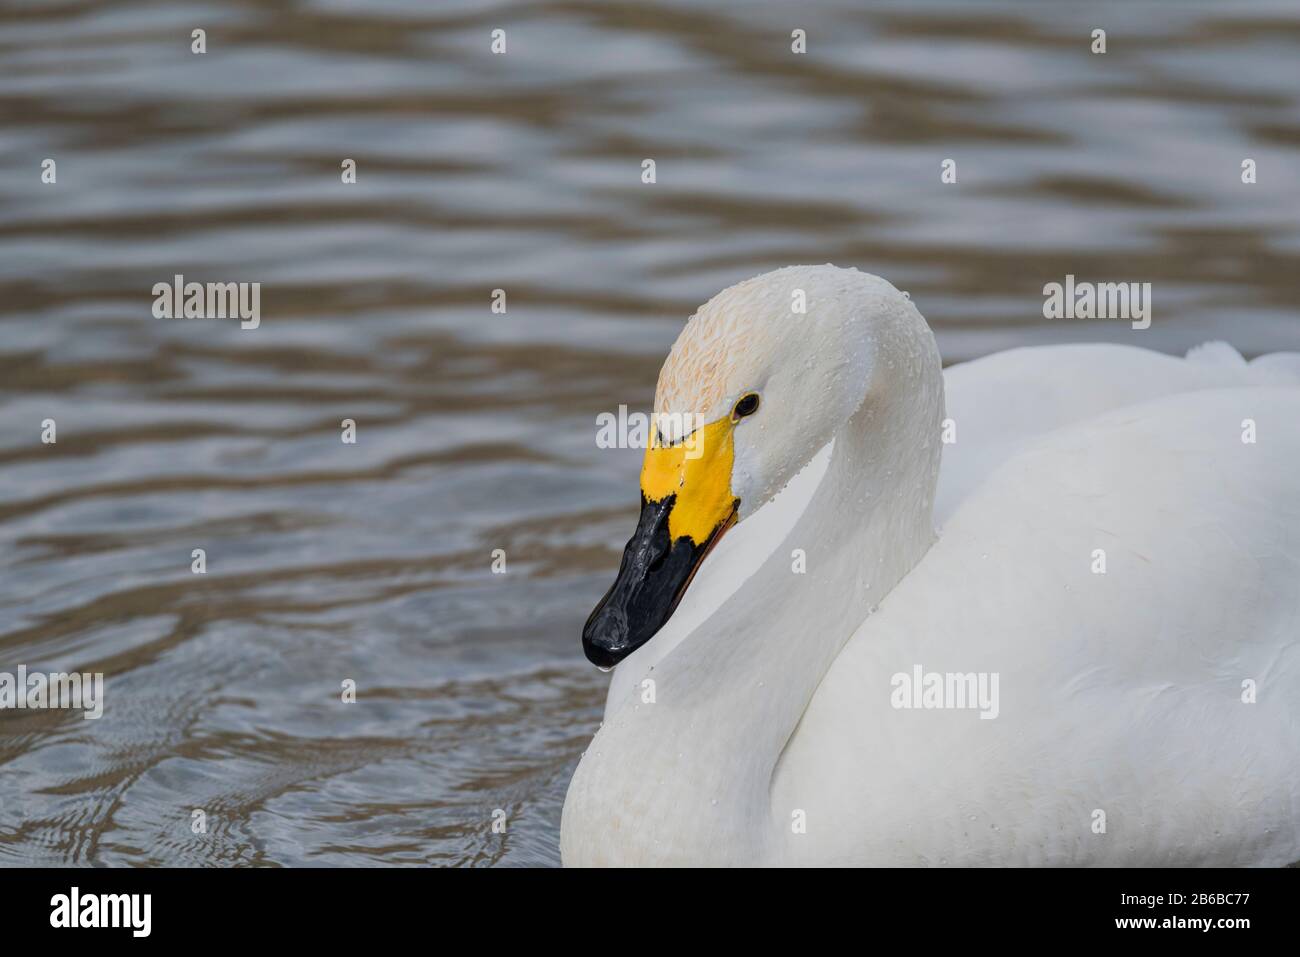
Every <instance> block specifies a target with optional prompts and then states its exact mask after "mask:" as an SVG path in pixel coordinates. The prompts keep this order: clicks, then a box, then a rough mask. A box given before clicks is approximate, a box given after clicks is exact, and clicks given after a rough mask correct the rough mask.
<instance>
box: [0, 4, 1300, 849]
mask: <svg viewBox="0 0 1300 957" xmlns="http://www.w3.org/2000/svg"><path fill="white" fill-rule="evenodd" d="M199 28H201V29H203V30H205V31H206V52H205V53H202V54H196V53H194V52H192V50H191V44H192V42H193V41H192V38H191V33H192V31H193V30H195V29H199ZM498 28H499V29H503V30H505V41H506V52H505V53H504V54H502V55H497V54H493V52H492V51H491V48H490V47H491V43H492V37H491V34H492V31H493V30H494V29H498ZM796 29H799V30H804V31H806V35H807V52H806V53H805V54H796V53H793V52H792V50H791V43H792V40H791V32H792V31H793V30H796ZM1094 29H1105V30H1106V32H1107V52H1106V53H1104V54H1094V53H1092V52H1091V51H1090V46H1091V43H1092V40H1091V33H1092V31H1093V30H1094ZM1297 63H1300V7H1297V5H1296V4H1295V3H1232V4H1229V3H1206V4H1195V3H1173V2H1152V3H1136V2H1135V3H1119V2H1115V3H1097V4H1089V5H1078V4H1070V5H1066V4H1050V3H1048V4H1028V3H1023V4H1020V3H1002V4H986V3H980V4H976V3H960V2H953V3H945V4H914V3H873V4H871V5H870V6H869V7H868V5H865V4H861V3H855V2H849V0H838V2H819V3H816V4H803V3H791V2H769V3H763V2H745V3H739V2H735V0H717V2H711V3H705V2H698V0H692V2H687V0H680V2H642V0H637V2H622V0H611V2H605V0H591V2H581V0H538V2H533V3H522V2H499V3H477V2H475V3H471V2H451V0H439V2H436V3H434V2H421V0H315V2H277V3H272V2H269V0H268V2H252V0H243V2H227V3H214V2H189V0H168V2H158V3H137V2H107V0H103V2H89V0H72V2H58V0H7V2H6V3H4V5H3V6H0V290H2V294H0V672H14V671H15V670H16V669H17V668H18V666H20V665H25V666H26V667H28V668H29V669H32V670H37V669H40V670H46V671H48V670H76V671H85V672H103V673H104V675H105V682H106V690H105V704H104V715H103V717H102V718H100V719H99V720H84V719H83V718H82V717H81V715H80V713H78V712H75V711H59V710H45V711H28V710H23V711H17V710H12V711H3V712H0V865H19V864H40V865H44V864H67V863H72V864H88V865H146V864H176V865H373V864H439V865H441V864H515V865H519V864H554V863H557V862H558V859H559V856H558V850H557V842H558V827H559V816H560V807H561V804H562V800H563V795H564V790H565V786H566V784H567V781H568V776H569V774H570V772H571V770H572V767H573V765H574V763H575V761H576V759H577V756H578V754H579V752H580V751H581V750H582V748H583V747H584V745H585V742H586V741H587V740H588V739H589V737H590V735H591V733H592V732H593V731H594V729H595V727H596V723H597V721H598V720H599V715H600V708H601V703H602V696H603V689H604V687H605V681H606V679H605V676H603V675H601V674H599V673H598V672H596V671H595V670H594V669H592V668H591V667H590V666H589V665H587V663H586V662H585V660H584V659H583V657H582V654H581V649H580V646H579V642H578V633H579V629H580V627H581V623H582V621H583V620H584V618H585V617H586V614H587V612H588V611H589V610H590V608H591V606H592V604H593V602H594V601H595V600H596V598H597V597H598V596H599V595H600V594H601V592H602V591H603V589H604V587H605V586H606V585H607V584H608V582H609V580H610V576H611V575H612V572H613V569H614V567H615V566H616V564H617V558H618V554H619V550H620V548H621V545H622V542H623V540H624V539H625V537H626V535H627V533H628V532H629V531H630V529H631V527H632V525H633V523H634V517H635V510H636V507H637V491H636V487H635V477H636V473H637V469H638V467H639V455H638V453H637V452H636V451H635V450H606V449H601V448H598V447H597V445H596V441H595V434H596V428H595V419H596V415H597V414H598V413H601V412H605V411H614V410H617V408H618V406H619V405H620V404H626V405H628V406H629V407H630V408H632V409H634V410H635V409H644V408H646V407H647V405H648V403H649V402H650V400H651V397H652V394H653V386H654V379H655V375H656V372H657V369H658V366H659V363H660V360H661V358H662V356H663V354H664V352H665V351H666V349H667V348H668V346H669V345H670V343H671V342H672V340H673V338H674V336H675V335H676V333H677V330H678V329H679V328H680V325H681V323H682V321H683V320H684V319H685V318H686V317H687V316H688V315H689V314H690V313H691V311H692V310H693V309H694V307H695V306H697V305H698V304H699V303H701V302H703V301H704V300H705V299H707V298H708V297H709V296H711V295H712V294H713V293H715V292H717V291H718V290H719V289H721V288H723V287H725V286H727V285H730V284H731V283H733V282H736V281H738V280H740V279H743V278H746V277H748V276H751V275H754V274H756V273H759V272H762V271H765V270H767V269H770V268H774V267H778V266H782V265H787V264H790V263H809V262H811V263H821V262H834V263H837V264H839V265H844V266H850V265H852V266H857V267H859V268H862V269H865V270H869V271H872V272H876V273H879V274H881V275H883V276H885V277H887V278H889V279H890V280H891V281H893V282H894V283H895V284H896V285H897V286H899V288H901V289H905V290H907V291H909V293H910V294H911V296H912V298H913V300H914V301H915V302H916V303H917V304H918V305H919V306H920V308H921V310H922V312H923V313H924V314H925V315H926V316H927V317H928V318H929V320H930V322H931V323H932V325H933V326H934V328H935V329H936V332H937V334H938V337H939V343H940V346H941V348H942V349H943V351H944V354H945V358H946V359H947V360H948V361H956V360H960V359H963V358H969V357H973V356H977V355H981V354H984V353H987V352H990V351H995V350H998V349H1003V348H1007V347H1010V346H1014V345H1020V344H1025V343H1034V342H1047V341H1069V340H1084V339H1086V340H1111V341H1118V342H1131V343H1134V344H1137V345H1143V346H1148V347H1150V348H1156V349H1161V350H1165V351H1170V352H1178V351H1182V350H1185V349H1187V348H1188V347H1190V346H1192V345H1194V344H1196V343H1198V342H1200V341H1202V340H1205V339H1208V338H1224V339H1227V340H1229V341H1230V342H1232V343H1233V344H1234V345H1236V346H1237V347H1238V348H1239V349H1241V350H1242V351H1243V352H1245V353H1246V354H1248V355H1254V354H1257V353H1259V352H1263V351H1269V350H1274V349H1286V348H1289V349H1297V348H1300V322H1298V320H1297V301H1300V295H1298V294H1300V268H1298V267H1300V70H1297V68H1296V64H1297ZM647 158H650V159H654V160H655V164H656V180H657V181H656V182H655V183H654V184H645V183H643V182H642V162H643V160H645V159H647ZM46 159H53V160H54V161H55V175H56V180H55V182H53V183H45V182H42V164H43V161H44V160H46ZM346 159H352V160H354V161H355V163H356V169H357V176H356V182H355V183H352V184H345V183H343V182H342V173H341V164H342V163H343V161H344V160H346ZM946 159H952V160H954V161H955V164H956V171H957V181H956V182H955V183H947V184H945V183H943V182H941V179H940V172H941V166H942V164H943V162H944V160H946ZM1246 159H1252V160H1254V161H1255V168H1256V177H1257V181H1256V182H1255V183H1253V184H1246V183H1243V182H1242V163H1243V161H1244V160H1246ZM176 274H182V275H184V276H185V278H186V279H187V280H191V281H200V282H207V281H220V282H260V283H262V291H261V296H262V299H261V324H260V326H259V327H258V328H257V329H250V330H241V329H240V328H239V324H238V323H237V322H234V321H230V320H199V319H190V320H184V319H174V320H168V319H160V318H156V317H155V316H154V315H153V312H152V305H153V295H152V293H151V290H152V287H153V286H154V284H155V283H158V282H170V281H171V280H172V277H173V276H174V275H176ZM1066 274H1073V275H1075V276H1077V277H1078V278H1079V279H1081V280H1094V281H1142V282H1150V283H1152V288H1153V321H1152V325H1151V328H1150V329H1148V330H1145V331H1134V330H1132V329H1131V328H1130V327H1129V326H1128V324H1127V323H1123V322H1115V321H1108V322H1087V321H1082V320H1074V321H1070V320H1058V321H1051V322H1049V321H1045V320H1044V319H1043V317H1042V305H1043V296H1042V288H1043V286H1044V284H1045V283H1048V282H1053V281H1061V280H1063V279H1064V277H1065V275H1066ZM497 289H501V290H504V291H505V294H506V303H507V306H506V311H505V313H504V314H501V313H494V312H493V311H492V309H491V305H492V300H493V290H497ZM47 419H52V420H54V422H55V424H56V439H57V441H56V442H55V443H53V444H48V443H44V442H42V440H41V438H42V431H43V428H44V427H43V425H42V423H43V422H44V421H45V420H47ZM344 419H352V420H354V421H355V422H356V425H357V433H356V435H357V441H356V442H355V444H345V443H344V442H343V441H341V425H340V423H341V422H342V420H344ZM196 548H202V549H204V550H205V553H206V563H207V565H206V569H207V570H206V573H205V574H202V575H198V574H194V573H193V572H192V570H191V562H192V558H191V555H192V552H193V550H194V549H196ZM497 549H500V550H502V551H503V553H504V556H505V562H506V566H505V574H493V572H492V565H493V552H494V550H497ZM349 679H350V680H351V681H354V682H355V685H356V689H357V700H356V702H355V703H351V704H345V703H344V702H343V701H342V700H341V698H342V691H341V689H342V686H343V682H344V681H346V680H349ZM498 809H500V811H502V812H504V815H503V816H504V819H505V821H506V827H505V830H504V832H503V833H501V832H498V831H494V829H493V827H492V822H493V814H494V811H497V810H498ZM195 810H202V811H203V812H204V814H205V815H206V821H207V829H206V832H205V833H195V832H194V830H193V828H192V826H191V825H192V822H193V821H194V815H193V812H194V811H195ZM498 816H501V815H498Z"/></svg>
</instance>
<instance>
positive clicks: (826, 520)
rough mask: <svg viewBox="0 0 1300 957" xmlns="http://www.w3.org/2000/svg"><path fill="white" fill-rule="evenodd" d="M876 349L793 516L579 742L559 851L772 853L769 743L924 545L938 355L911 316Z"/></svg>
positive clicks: (778, 828)
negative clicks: (730, 590)
mask: <svg viewBox="0 0 1300 957" xmlns="http://www.w3.org/2000/svg"><path fill="white" fill-rule="evenodd" d="M879 346H880V351H879V361H878V362H877V363H876V364H875V369H874V372H873V375H872V384H871V389H870V391H869V393H868V395H867V396H866V398H865V399H864V401H863V404H862V406H861V407H860V408H859V410H858V411H857V413H856V414H855V415H854V416H853V417H852V418H851V419H850V420H849V421H848V422H847V423H846V424H845V426H844V427H843V428H842V429H841V431H840V432H839V433H838V434H837V435H836V436H835V442H834V448H833V450H832V454H831V460H830V463H829V465H828V466H827V471H826V474H825V476H824V477H823V479H822V481H821V483H820V484H819V485H818V487H817V491H816V492H815V493H814V495H813V498H812V499H811V501H810V502H809V504H808V506H807V508H806V509H805V511H804V513H803V516H802V518H801V520H800V521H799V523H798V524H797V525H796V526H795V528H794V529H793V530H792V531H791V532H790V534H789V535H788V536H787V538H786V540H785V541H784V543H783V544H782V545H781V546H780V547H779V548H777V549H776V551H774V552H773V553H772V554H771V555H770V556H769V557H768V559H767V560H766V561H765V562H764V564H763V565H762V566H761V567H760V569H759V571H758V572H757V573H755V574H754V575H753V576H752V577H751V578H750V579H749V580H748V581H746V583H745V584H744V585H743V586H742V587H741V588H740V589H738V590H737V592H736V593H735V594H734V595H732V596H731V597H730V598H729V599H728V600H727V601H726V602H724V603H723V605H722V606H721V607H720V608H719V609H718V611H717V612H715V613H714V615H713V616H712V617H710V618H709V619H708V620H707V621H706V622H705V623H704V624H703V625H702V626H701V627H700V628H698V629H697V630H696V631H695V632H693V633H692V634H690V635H689V636H688V637H687V638H686V639H684V640H683V641H682V643H681V644H680V645H679V646H678V647H677V648H675V649H674V650H673V651H672V652H671V653H670V654H669V655H668V656H667V657H666V658H665V659H663V660H662V661H660V662H659V663H658V664H657V665H656V666H655V667H654V669H653V670H652V671H651V672H649V673H648V674H647V675H646V677H647V678H649V679H652V680H653V682H654V684H653V686H648V685H646V684H645V683H644V682H643V681H639V682H637V684H636V687H635V689H634V693H633V695H632V697H631V698H629V699H628V701H626V702H625V703H624V704H623V705H622V707H621V708H619V709H618V710H617V711H616V712H615V713H613V714H612V715H611V717H610V720H608V721H607V722H606V723H605V725H604V726H603V727H602V728H601V730H600V732H599V733H598V734H597V735H596V737H595V739H594V740H593V741H592V743H591V745H590V746H589V748H588V750H587V752H586V753H585V755H584V758H583V760H582V762H581V764H580V765H579V768H578V771H577V773H576V774H575V776H574V780H573V783H572V785H571V787H570V791H569V796H568V799H567V801H566V804H565V812H564V813H565V822H564V828H563V838H562V840H563V851H564V856H565V860H566V862H569V863H593V864H594V863H672V862H674V861H683V860H690V861H693V862H695V863H717V864H727V863H756V862H763V861H772V860H774V859H779V857H780V855H781V848H782V847H783V845H784V840H783V839H784V837H785V836H786V835H788V834H789V833H790V832H791V809H783V808H775V807H772V806H771V802H770V800H769V793H770V785H771V781H772V777H773V773H774V771H775V769H776V766H777V762H778V760H779V759H780V756H781V753H782V751H783V749H784V748H785V745H786V743H787V741H788V740H789V739H790V736H791V735H792V734H793V733H794V731H795V728H796V726H797V725H798V723H799V720H800V718H801V717H802V716H803V713H804V710H805V708H806V707H807V706H808V702H809V701H810V700H811V698H812V696H813V693H814V692H815V691H816V689H817V686H818V684H819V683H820V682H821V680H822V678H823V677H824V676H825V674H826V672H827V670H828V669H829V668H830V665H831V663H832V662H833V661H834V659H835V657H836V655H838V654H839V652H840V650H841V649H842V648H843V647H844V644H845V643H846V642H847V641H848V639H849V638H850V637H851V635H852V634H853V632H854V631H855V630H856V628H857V627H858V625H859V624H860V623H861V622H862V620H863V619H864V618H865V617H866V616H867V615H868V614H869V613H870V611H871V610H872V609H873V608H874V606H875V605H876V604H878V603H879V602H880V601H881V600H882V599H883V598H884V597H885V596H886V595H887V594H888V593H889V591H890V589H892V588H893V587H894V585H895V584H897V583H898V582H899V581H900V580H901V579H902V578H903V576H904V575H906V574H907V572H908V571H909V570H910V569H911V568H912V566H913V565H915V564H916V562H917V561H918V560H919V559H920V558H921V556H922V555H923V554H924V553H925V551H926V549H928V548H929V547H930V544H931V542H932V541H933V527H932V524H931V512H932V505H933V501H934V490H935V483H936V480H937V477H938V466H939V453H940V419H941V418H942V410H943V378H942V372H941V369H940V365H939V358H938V351H937V349H936V348H935V346H934V340H933V337H932V336H931V334H930V332H929V329H928V328H926V327H925V326H924V324H923V323H918V324H917V326H911V325H908V324H900V326H899V327H898V328H896V329H892V330H887V331H886V333H885V334H884V335H883V336H882V338H881V339H880V340H879ZM796 549H799V550H802V552H803V554H804V556H805V559H804V561H805V562H806V571H805V572H803V573H799V572H797V571H796V570H795V569H796V568H798V567H799V562H798V560H797V559H796V557H795V550H796ZM651 689H652V690H653V703H651V702H650V700H649V698H650V694H649V691H650V690H651Z"/></svg>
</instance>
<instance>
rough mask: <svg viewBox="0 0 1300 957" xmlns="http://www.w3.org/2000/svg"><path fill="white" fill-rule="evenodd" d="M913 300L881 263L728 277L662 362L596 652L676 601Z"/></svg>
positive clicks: (818, 439) (827, 424)
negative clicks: (874, 267)
mask: <svg viewBox="0 0 1300 957" xmlns="http://www.w3.org/2000/svg"><path fill="white" fill-rule="evenodd" d="M900 311H904V312H906V311H910V312H912V313H915V309H914V307H913V306H912V304H911V303H910V302H909V301H908V300H907V298H906V297H905V296H903V295H902V294H901V293H899V292H898V290H896V289H895V288H894V287H893V286H891V285H890V284H889V283H887V282H885V281H884V280H883V279H880V278H878V277H876V276H872V275H869V274H867V273H861V272H858V271H857V270H854V269H839V268H836V267H834V266H790V267H787V268H785V269H778V270H776V271H775V272H770V273H766V274H764V275H762V276H758V277H757V278H754V279H750V280H747V281H746V282H742V283H739V284H737V285H735V286H732V287H731V288H730V289H727V290H724V291H723V292H721V293H719V294H718V295H716V296H714V297H713V298H712V299H710V300H709V301H708V302H707V303H706V304H705V305H704V306H702V307H701V308H700V310H699V311H698V312H697V313H696V314H695V315H694V316H692V317H691V319H690V321H689V322H688V323H687V324H686V327H685V328H684V329H683V330H682V332H681V335H679V336H678V337H677V341H676V342H675V343H674V344H673V348H672V351H671V352H670V353H669V355H668V359H667V361H666V362H665V363H664V366H663V369H662V370H661V371H660V373H659V386H658V389H657V390H656V393H655V415H654V423H653V426H652V428H651V433H652V434H651V439H650V442H649V446H648V448H647V450H646V455H645V464H644V465H643V467H642V469H641V518H640V521H639V522H638V524H637V529H636V532H635V533H634V534H633V536H632V538H631V540H630V541H629V542H628V543H627V547H626V549H624V552H623V560H622V564H621V565H620V567H619V571H618V577H617V579H616V580H615V581H614V584H613V586H612V587H611V588H610V590H609V592H608V593H606V595H605V597H604V598H602V599H601V601H600V603H599V604H598V605H597V606H596V609H595V610H594V611H593V612H592V613H591V617H590V618H588V619H587V624H586V626H585V627H584V628H583V633H582V644H583V650H584V651H585V652H586V654H587V658H588V659H590V660H591V661H592V662H593V663H594V664H597V665H599V666H601V667H612V666H613V665H615V664H617V663H618V662H619V661H621V660H622V659H623V658H625V657H626V656H627V655H629V654H631V653H632V652H633V651H635V650H636V649H637V648H638V647H640V646H641V645H643V644H644V643H645V642H647V641H649V640H650V638H652V637H653V636H654V634H655V632H657V631H658V630H659V629H660V628H661V627H662V626H663V624H664V622H666V621H667V620H668V619H669V617H670V616H671V615H672V613H673V610H674V609H675V608H676V607H677V604H678V602H679V601H680V600H681V597H682V595H683V594H684V593H685V591H686V588H687V586H688V585H689V584H690V582H691V579H692V577H694V575H695V572H696V571H697V570H698V569H699V567H700V565H701V563H702V562H703V561H704V559H705V557H706V556H707V555H708V553H709V551H710V549H712V548H713V546H714V545H716V544H717V543H718V540H719V539H720V538H721V537H722V536H723V535H724V534H725V533H726V531H727V529H729V528H730V527H731V526H732V525H734V524H735V523H736V522H738V521H743V520H744V519H745V518H746V517H748V516H749V515H751V514H753V513H754V512H755V511H756V510H757V509H759V508H760V507H761V506H763V505H764V504H766V503H767V502H768V501H769V500H770V499H771V498H772V497H773V496H774V495H776V493H777V492H779V491H780V490H781V489H782V488H784V487H785V485H786V483H787V482H789V481H790V479H791V478H793V477H794V476H795V474H796V473H797V472H798V471H799V470H800V469H802V468H803V467H804V465H806V464H807V463H808V462H809V460H810V459H812V457H813V456H814V455H815V454H816V453H817V451H818V450H819V449H820V448H822V447H823V446H824V445H825V444H826V443H827V442H828V441H830V439H831V438H832V437H833V436H834V435H835V433H836V432H837V431H838V430H839V428H840V427H841V426H842V425H843V424H844V423H845V422H846V421H847V420H848V419H849V417H850V416H852V415H853V414H854V412H856V411H857V409H858V408H859V406H861V405H862V402H863V399H864V398H865V396H866V395H867V393H868V391H869V389H870V388H871V384H872V380H873V367H874V366H875V365H876V363H877V357H878V355H879V354H880V350H879V349H878V340H879V337H880V331H881V328H882V327H883V326H884V325H885V324H886V323H884V322H882V320H886V319H889V318H891V317H896V316H897V314H898V313H899V312H900Z"/></svg>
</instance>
